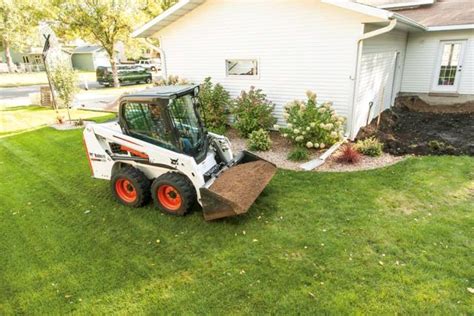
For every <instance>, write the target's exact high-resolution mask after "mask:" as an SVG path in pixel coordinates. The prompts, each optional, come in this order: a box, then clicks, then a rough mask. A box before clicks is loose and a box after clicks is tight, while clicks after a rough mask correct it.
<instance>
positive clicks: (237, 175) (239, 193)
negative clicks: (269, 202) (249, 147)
mask: <svg viewBox="0 0 474 316" xmlns="http://www.w3.org/2000/svg"><path fill="white" fill-rule="evenodd" d="M275 172H276V167H275V166H274V165H272V164H271V163H268V162H266V161H263V160H259V161H253V162H248V163H244V164H241V165H237V166H234V167H232V168H230V169H228V170H226V171H224V172H223V173H222V174H221V175H220V176H219V177H218V178H217V179H216V181H215V182H214V183H213V184H212V185H211V187H210V188H209V190H211V191H212V192H214V193H216V194H218V195H220V196H222V197H224V198H226V199H227V200H229V201H231V202H234V203H236V204H238V205H239V207H240V208H242V209H245V210H246V209H248V208H249V207H250V206H251V205H252V204H253V202H254V201H255V200H256V199H257V197H258V196H259V195H260V193H261V192H262V191H263V189H265V187H266V185H267V184H268V182H270V180H271V179H272V177H273V175H274V174H275Z"/></svg>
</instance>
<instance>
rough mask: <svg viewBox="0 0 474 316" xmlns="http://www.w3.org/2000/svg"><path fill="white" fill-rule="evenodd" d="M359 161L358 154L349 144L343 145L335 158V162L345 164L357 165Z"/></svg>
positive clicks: (359, 156)
mask: <svg viewBox="0 0 474 316" xmlns="http://www.w3.org/2000/svg"><path fill="white" fill-rule="evenodd" d="M360 159H361V155H360V153H359V152H358V151H357V150H356V149H355V148H354V146H352V145H351V144H345V145H343V146H342V148H341V152H340V154H339V156H337V162H340V163H345V164H355V163H358V162H359V161H360Z"/></svg>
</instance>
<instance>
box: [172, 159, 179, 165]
mask: <svg viewBox="0 0 474 316" xmlns="http://www.w3.org/2000/svg"><path fill="white" fill-rule="evenodd" d="M170 160H171V164H172V165H173V166H177V165H178V162H179V159H172V158H170Z"/></svg>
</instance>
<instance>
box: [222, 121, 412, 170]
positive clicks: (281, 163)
mask: <svg viewBox="0 0 474 316" xmlns="http://www.w3.org/2000/svg"><path fill="white" fill-rule="evenodd" d="M226 136H227V137H228V138H229V140H230V142H231V143H232V150H233V151H234V154H236V153H237V152H239V151H241V150H248V149H247V148H246V140H245V139H243V138H241V137H239V135H238V134H237V131H236V130H234V129H230V130H228V131H227V133H226ZM270 138H271V140H272V148H271V149H270V150H269V151H256V152H254V153H255V154H256V155H258V156H259V157H261V158H263V159H265V160H268V161H270V162H272V163H274V164H275V165H276V166H277V167H278V168H282V169H289V170H299V171H301V170H303V169H302V168H301V165H302V164H303V163H304V162H306V161H290V160H288V159H287V156H288V153H289V152H290V151H291V150H292V149H293V146H292V145H291V143H290V142H289V141H288V140H287V139H286V138H284V137H282V136H281V135H280V133H279V132H275V131H272V132H270ZM309 153H310V157H309V160H312V159H316V158H317V157H319V156H321V155H322V154H323V153H324V150H314V149H312V150H310V151H309ZM339 154H340V152H339V151H336V152H335V153H334V154H333V155H332V156H331V157H329V158H328V160H327V161H326V163H325V164H323V165H322V166H320V167H318V168H316V169H314V171H324V172H326V171H334V172H345V171H359V170H368V169H376V168H382V167H385V166H389V165H392V164H394V163H397V162H399V161H401V160H403V159H404V157H395V156H393V155H390V154H384V155H382V156H381V157H367V156H362V159H361V161H360V162H358V163H357V164H342V163H339V162H337V156H338V155H339Z"/></svg>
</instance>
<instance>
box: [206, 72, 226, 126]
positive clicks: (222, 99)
mask: <svg viewBox="0 0 474 316" xmlns="http://www.w3.org/2000/svg"><path fill="white" fill-rule="evenodd" d="M199 103H200V104H201V107H200V114H201V117H202V118H203V120H204V123H205V125H206V127H207V129H208V130H209V131H211V132H214V133H217V134H224V133H225V131H226V129H227V114H228V106H229V105H230V104H231V98H230V95H229V92H227V91H226V90H225V89H224V87H223V86H222V85H220V84H218V83H217V84H215V85H214V84H213V83H212V82H211V78H210V77H208V78H206V79H205V80H204V83H203V84H202V85H201V89H200V92H199Z"/></svg>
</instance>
